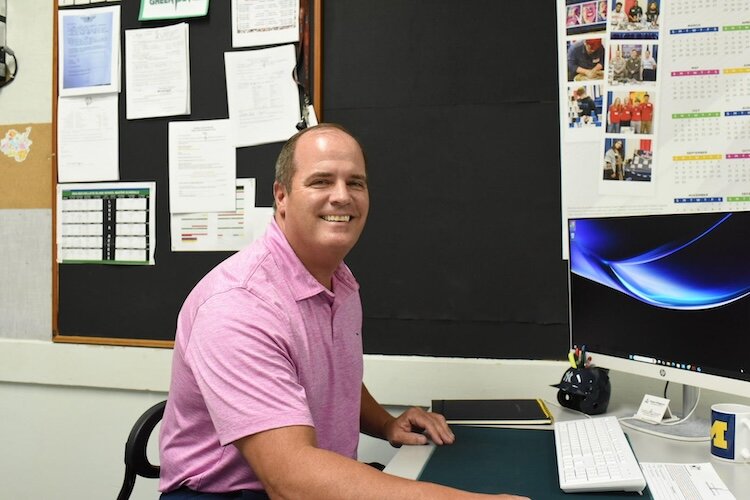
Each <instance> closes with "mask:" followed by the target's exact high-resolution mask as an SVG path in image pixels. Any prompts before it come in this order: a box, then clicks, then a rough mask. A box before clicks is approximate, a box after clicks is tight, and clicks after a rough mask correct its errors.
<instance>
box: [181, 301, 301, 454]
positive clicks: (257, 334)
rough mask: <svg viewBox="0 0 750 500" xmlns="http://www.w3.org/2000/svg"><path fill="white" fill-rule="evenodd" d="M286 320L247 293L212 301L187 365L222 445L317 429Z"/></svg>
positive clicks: (196, 328) (201, 314) (197, 326)
mask: <svg viewBox="0 0 750 500" xmlns="http://www.w3.org/2000/svg"><path fill="white" fill-rule="evenodd" d="M290 329H291V324H290V322H289V319H288V317H287V315H286V314H284V312H283V311H281V310H280V308H278V307H275V306H274V305H273V304H269V303H268V302H266V301H265V300H263V299H261V298H259V297H258V296H256V295H254V294H252V293H251V292H249V291H248V290H245V289H242V288H234V289H231V290H229V291H226V292H223V293H221V294H217V295H214V296H212V297H211V298H210V299H209V300H208V301H207V302H205V303H204V304H202V305H201V306H200V307H199V308H198V310H197V313H196V317H195V319H194V321H193V329H192V332H191V335H190V341H189V343H188V345H187V347H186V352H185V359H186V361H187V363H188V364H189V366H190V368H191V369H192V371H193V373H194V376H195V379H196V381H197V383H198V386H199V389H200V391H201V393H202V395H203V398H204V400H205V403H206V406H207V408H208V411H209V414H210V416H211V420H212V421H213V424H214V426H215V428H216V431H217V434H218V436H219V441H220V443H221V444H222V445H227V444H230V443H232V442H234V441H236V440H237V439H240V438H242V437H245V436H249V435H252V434H256V433H258V432H262V431H266V430H270V429H274V428H279V427H286V426H290V425H309V426H313V419H312V416H311V413H310V410H309V407H308V403H307V399H306V395H305V390H304V388H303V387H302V386H301V384H300V381H299V377H298V374H297V367H296V365H295V361H294V360H295V352H294V345H292V344H291V342H290V340H289V339H290V337H291V335H290Z"/></svg>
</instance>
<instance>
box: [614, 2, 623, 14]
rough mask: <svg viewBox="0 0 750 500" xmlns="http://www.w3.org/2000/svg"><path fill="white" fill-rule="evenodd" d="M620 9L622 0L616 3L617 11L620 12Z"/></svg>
mask: <svg viewBox="0 0 750 500" xmlns="http://www.w3.org/2000/svg"><path fill="white" fill-rule="evenodd" d="M620 10H622V2H617V3H616V4H615V11H616V12H620Z"/></svg>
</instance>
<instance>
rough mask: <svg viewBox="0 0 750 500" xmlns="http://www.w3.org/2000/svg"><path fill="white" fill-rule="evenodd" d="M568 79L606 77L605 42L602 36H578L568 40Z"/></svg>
mask: <svg viewBox="0 0 750 500" xmlns="http://www.w3.org/2000/svg"><path fill="white" fill-rule="evenodd" d="M567 65H568V81H569V82H581V81H588V80H603V79H604V66H605V65H604V43H603V40H602V38H578V39H572V40H568V41H567Z"/></svg>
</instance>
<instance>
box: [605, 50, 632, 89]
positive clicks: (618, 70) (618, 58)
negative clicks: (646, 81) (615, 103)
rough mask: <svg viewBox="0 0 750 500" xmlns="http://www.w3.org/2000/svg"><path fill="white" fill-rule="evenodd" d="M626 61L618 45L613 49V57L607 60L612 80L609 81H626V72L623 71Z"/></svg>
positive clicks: (613, 82) (614, 82)
mask: <svg viewBox="0 0 750 500" xmlns="http://www.w3.org/2000/svg"><path fill="white" fill-rule="evenodd" d="M626 64H627V61H625V58H624V57H622V51H621V50H620V47H618V48H617V50H616V51H615V55H614V57H612V59H611V60H610V61H609V67H610V68H612V69H611V71H612V81H611V82H610V83H612V84H617V83H627V80H628V78H627V74H626V72H625V66H626Z"/></svg>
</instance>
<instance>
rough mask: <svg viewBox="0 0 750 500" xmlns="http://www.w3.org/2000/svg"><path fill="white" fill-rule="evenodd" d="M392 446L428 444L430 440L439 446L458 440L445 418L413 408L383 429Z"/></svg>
mask: <svg viewBox="0 0 750 500" xmlns="http://www.w3.org/2000/svg"><path fill="white" fill-rule="evenodd" d="M383 431H384V434H385V438H386V439H387V440H388V442H389V443H391V446H396V447H399V446H401V445H402V444H427V440H428V438H429V439H430V440H431V441H432V442H433V443H435V444H437V445H443V444H451V443H453V441H454V440H455V439H456V437H455V436H454V435H453V432H451V430H450V428H449V427H448V424H447V423H446V422H445V417H443V416H442V415H440V414H438V413H432V412H427V411H424V410H423V409H421V408H417V407H413V408H409V409H408V410H406V411H405V412H404V413H402V414H401V415H400V416H399V417H397V418H395V419H393V420H390V421H388V422H387V423H386V424H385V427H384V429H383Z"/></svg>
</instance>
